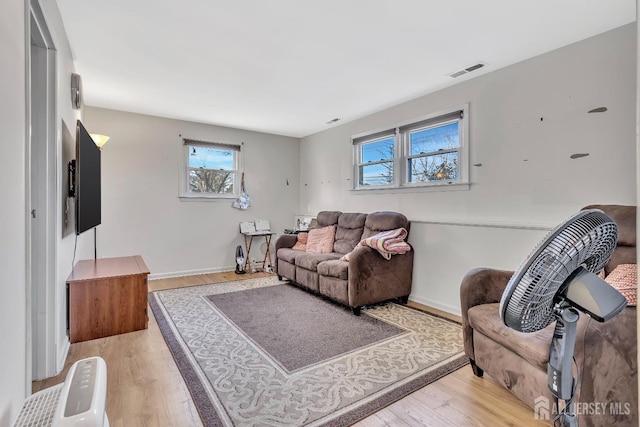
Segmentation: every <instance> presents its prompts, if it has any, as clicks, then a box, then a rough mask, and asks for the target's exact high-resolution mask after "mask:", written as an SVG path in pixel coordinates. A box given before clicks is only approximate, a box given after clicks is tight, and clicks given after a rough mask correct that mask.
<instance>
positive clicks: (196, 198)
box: [178, 194, 238, 202]
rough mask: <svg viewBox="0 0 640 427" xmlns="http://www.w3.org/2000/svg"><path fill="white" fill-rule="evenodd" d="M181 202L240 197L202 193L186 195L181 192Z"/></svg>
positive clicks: (226, 200) (218, 200)
mask: <svg viewBox="0 0 640 427" xmlns="http://www.w3.org/2000/svg"><path fill="white" fill-rule="evenodd" d="M178 198H179V199H180V201H181V202H229V201H233V200H235V199H237V198H238V196H237V195H234V194H232V195H228V196H200V195H193V196H192V195H186V194H181V195H180V196H178Z"/></svg>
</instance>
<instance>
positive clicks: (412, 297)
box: [409, 295, 462, 316]
mask: <svg viewBox="0 0 640 427" xmlns="http://www.w3.org/2000/svg"><path fill="white" fill-rule="evenodd" d="M409 301H413V302H417V303H419V304H422V305H426V306H428V307H432V308H436V309H438V310H442V311H445V312H447V313H450V314H455V315H456V316H461V315H462V313H461V312H460V307H455V306H452V305H449V304H443V303H441V302H439V301H435V300H432V299H429V298H421V297H419V296H417V295H409Z"/></svg>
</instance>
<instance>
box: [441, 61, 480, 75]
mask: <svg viewBox="0 0 640 427" xmlns="http://www.w3.org/2000/svg"><path fill="white" fill-rule="evenodd" d="M485 65H487V64H486V63H484V62H478V63H477V64H475V65H472V66H470V67H467V68H465V69H464V70H460V71H455V72H453V73H449V74H448V76H450V77H453V78H454V79H455V78H456V77H460V76H462V75H464V74H468V73H470V72H472V71H475V70H478V69H480V68H482V67H484V66H485Z"/></svg>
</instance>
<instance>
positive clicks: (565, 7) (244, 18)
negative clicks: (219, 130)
mask: <svg viewBox="0 0 640 427" xmlns="http://www.w3.org/2000/svg"><path fill="white" fill-rule="evenodd" d="M57 2H58V5H59V8H60V11H61V15H62V18H63V22H64V26H65V29H66V31H67V36H68V38H69V41H70V44H71V50H72V53H73V56H74V60H75V66H76V70H77V72H78V73H79V74H80V75H81V76H82V78H83V85H84V96H85V98H84V99H85V103H86V104H87V105H90V106H96V107H104V108H110V109H115V110H123V111H130V112H136V113H143V114H150V115H155V116H161V117H169V118H175V119H182V120H188V121H194V122H202V123H210V124H217V125H223V126H229V127H236V128H242V129H250V130H256V131H262V132H268V133H275V134H281V135H289V136H294V137H302V136H306V135H309V134H312V133H315V132H319V131H322V130H324V129H327V128H329V127H331V126H336V124H331V125H329V124H326V122H327V121H329V120H331V119H333V118H340V119H341V121H339V122H337V124H341V123H344V122H345V121H350V120H354V119H357V118H359V117H362V116H365V115H367V114H370V113H372V112H376V111H379V110H382V109H384V108H387V107H390V106H392V105H396V104H399V103H401V102H404V101H407V100H410V99H413V98H416V97H419V96H421V95H424V94H427V93H429V92H433V91H435V90H438V89H441V88H443V87H446V86H450V85H453V84H456V83H459V82H461V81H464V80H466V79H469V78H473V77H475V76H478V75H480V74H483V73H487V72H490V71H493V70H496V69H498V68H501V67H504V66H506V65H509V64H512V63H515V62H518V61H521V60H523V59H526V58H529V57H532V56H535V55H539V54H541V53H544V52H548V51H550V50H553V49H556V48H559V47H561V46H565V45H567V44H570V43H573V42H576V41H578V40H581V39H584V38H587V37H590V36H593V35H596V34H599V33H601V32H604V31H607V30H610V29H613V28H616V27H619V26H621V25H624V24H627V23H630V22H633V21H635V16H636V4H635V1H633V0H439V1H433V0H322V1H320V0H316V1H311V0H235V1H231V0H227V1H221V0H181V1H178V0H57ZM479 61H483V62H486V63H487V64H488V66H486V67H484V68H483V69H481V70H478V71H475V72H473V73H471V74H467V75H465V76H462V77H459V78H457V79H453V78H451V77H449V76H447V74H449V73H451V72H454V71H458V70H461V69H463V68H466V67H469V66H471V65H473V64H476V63H477V62H479Z"/></svg>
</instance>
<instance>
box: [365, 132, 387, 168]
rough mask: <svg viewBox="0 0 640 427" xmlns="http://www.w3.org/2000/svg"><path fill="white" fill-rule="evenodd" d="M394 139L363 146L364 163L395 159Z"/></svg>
mask: <svg viewBox="0 0 640 427" xmlns="http://www.w3.org/2000/svg"><path fill="white" fill-rule="evenodd" d="M393 141H394V137H393V136H391V137H389V138H385V139H381V140H379V141H375V142H370V143H368V144H363V145H362V163H368V162H377V161H380V160H388V159H393Z"/></svg>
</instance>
